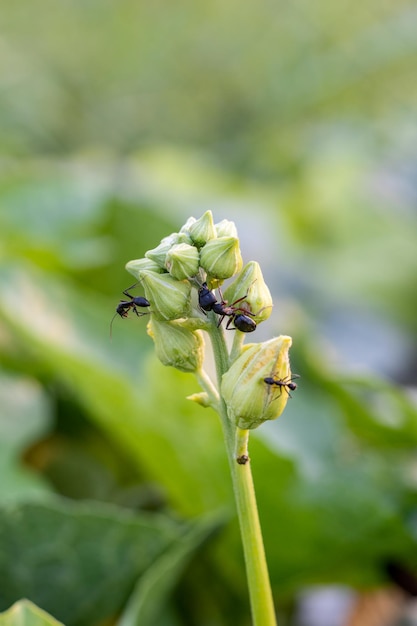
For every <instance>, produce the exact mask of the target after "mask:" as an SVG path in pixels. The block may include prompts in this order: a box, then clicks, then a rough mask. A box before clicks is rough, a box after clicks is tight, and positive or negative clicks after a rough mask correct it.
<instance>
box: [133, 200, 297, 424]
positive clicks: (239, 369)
mask: <svg viewBox="0 0 417 626" xmlns="http://www.w3.org/2000/svg"><path fill="white" fill-rule="evenodd" d="M126 269H127V270H128V271H129V272H130V273H131V274H133V275H134V276H135V278H136V279H137V281H138V282H140V283H141V285H142V286H143V289H144V291H145V296H146V300H147V301H148V302H149V304H150V307H149V310H150V312H151V317H150V321H149V324H148V333H149V335H150V336H151V337H152V339H153V340H154V343H155V349H156V354H157V356H158V358H159V359H160V361H161V362H162V363H163V364H164V365H170V366H172V367H175V368H177V369H179V370H181V371H184V372H199V371H200V370H201V368H202V365H203V359H204V339H203V334H202V330H204V329H208V328H209V321H208V318H207V315H206V313H207V312H209V311H211V312H212V319H213V318H215V319H216V321H217V320H218V323H217V325H218V326H220V324H221V322H222V320H223V319H224V318H225V317H226V318H227V322H226V328H228V329H233V330H235V331H236V332H239V331H242V332H251V331H252V330H255V328H256V326H257V324H259V323H260V322H262V321H264V320H266V319H267V318H268V317H269V316H270V314H271V311H272V298H271V294H270V291H269V289H268V287H267V285H266V284H265V282H264V279H263V276H262V272H261V269H260V267H259V265H258V263H256V262H254V261H252V262H250V263H248V264H247V265H246V266H245V267H243V262H242V255H241V252H240V245H239V239H238V236H237V231H236V226H235V224H234V223H233V222H231V221H229V220H223V221H221V222H219V223H218V224H214V222H213V216H212V213H211V211H207V212H206V213H205V214H204V215H203V216H202V217H201V218H200V219H198V220H196V219H195V218H189V219H188V220H187V222H186V223H185V224H184V226H183V227H182V228H181V230H180V231H179V232H178V233H172V234H171V235H169V236H168V237H165V238H164V239H162V241H161V242H160V244H159V245H158V246H157V247H156V248H154V249H152V250H149V251H148V252H146V254H145V258H142V259H136V260H133V261H129V263H127V265H126ZM236 275H237V277H236V278H235V280H234V281H233V282H232V283H231V284H230V285H229V286H228V287H227V289H226V290H225V292H224V294H222V293H221V291H220V286H221V284H222V283H223V281H224V280H226V279H228V278H231V277H234V276H236ZM193 288H194V289H195V290H196V294H195V296H194V297H193V296H192V290H193ZM216 288H217V289H218V290H219V297H217V296H216V295H215V292H214V291H211V290H213V289H216ZM203 296H204V297H203ZM193 302H194V306H193ZM290 345H291V339H290V338H289V337H278V338H276V339H273V340H271V341H269V342H265V343H261V344H251V345H249V346H247V347H245V348H243V351H242V354H241V356H240V357H238V358H237V359H236V360H235V361H234V363H232V365H231V367H230V369H229V371H228V372H226V374H225V375H224V376H223V383H222V388H221V393H222V395H223V397H224V399H225V401H226V404H227V406H228V413H229V417H230V419H232V420H233V421H234V422H235V424H236V425H237V426H239V427H240V428H244V429H249V428H256V427H257V426H259V425H260V424H261V423H262V422H264V421H265V420H269V419H274V417H278V415H280V413H281V412H282V411H283V409H284V407H285V403H286V401H287V398H288V396H289V392H288V388H287V385H286V384H285V382H283V381H290V380H291V372H290V369H289V361H288V349H289V347H290ZM267 381H269V383H268V382H267ZM271 381H275V382H274V384H271ZM291 388H292V387H291Z"/></svg>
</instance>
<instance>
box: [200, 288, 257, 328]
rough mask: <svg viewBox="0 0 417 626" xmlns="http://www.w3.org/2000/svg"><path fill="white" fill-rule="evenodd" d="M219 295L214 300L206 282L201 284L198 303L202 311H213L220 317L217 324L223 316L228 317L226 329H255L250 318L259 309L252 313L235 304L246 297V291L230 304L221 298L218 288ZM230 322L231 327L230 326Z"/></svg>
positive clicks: (253, 321) (253, 322)
mask: <svg viewBox="0 0 417 626" xmlns="http://www.w3.org/2000/svg"><path fill="white" fill-rule="evenodd" d="M219 295H220V298H221V300H220V301H218V300H216V296H215V294H214V293H213V292H212V291H210V289H209V288H208V287H207V283H203V284H202V286H201V287H200V289H199V291H198V304H199V306H200V308H201V309H202V311H203V312H204V313H205V312H206V311H214V313H216V315H218V316H219V317H220V319H219V323H218V326H220V325H221V323H222V321H223V320H224V318H225V317H228V318H229V319H228V320H227V324H226V330H236V329H237V330H240V331H241V332H242V333H252V332H253V331H254V330H256V326H257V325H256V322H255V320H254V319H252V318H253V317H255V316H256V315H258V314H259V313H260V311H258V313H252V312H251V311H249V309H246V308H245V307H237V306H236V305H237V304H239V302H243V300H245V298H247V296H248V294H247V293H246V294H245V295H244V296H243V297H242V298H238V300H235V301H234V302H232V304H228V303H227V302H226V300H224V299H223V294H222V292H221V289H220V288H219ZM232 323H233V327H230V325H231V324H232Z"/></svg>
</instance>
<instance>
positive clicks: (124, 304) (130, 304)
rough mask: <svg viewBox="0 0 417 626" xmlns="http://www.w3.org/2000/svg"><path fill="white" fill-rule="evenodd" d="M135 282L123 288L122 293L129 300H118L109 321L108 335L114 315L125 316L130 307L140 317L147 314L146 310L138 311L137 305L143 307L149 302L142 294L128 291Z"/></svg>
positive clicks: (149, 304)
mask: <svg viewBox="0 0 417 626" xmlns="http://www.w3.org/2000/svg"><path fill="white" fill-rule="evenodd" d="M137 284H138V283H135V284H134V285H132V286H131V287H128V288H127V289H125V290H124V292H123V294H124V295H125V296H127V297H128V298H129V300H120V302H119V304H118V305H117V308H116V313H115V314H114V315H113V317H112V319H111V322H110V337H111V333H112V326H113V320H114V318H115V317H116V315H120V317H127V316H128V313H129V311H130V309H132V311H133V312H134V313H136V315H137V316H138V317H142V316H143V315H147V314H148V312H146V313H145V312H143V313H142V312H139V311H138V309H137V307H143V308H145V307H148V306H151V303H150V302H149V300H147V299H146V298H143V297H142V296H132V295H131V294H130V293H129V291H130V290H131V289H133V287H136V285H137Z"/></svg>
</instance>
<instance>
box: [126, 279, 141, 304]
mask: <svg viewBox="0 0 417 626" xmlns="http://www.w3.org/2000/svg"><path fill="white" fill-rule="evenodd" d="M136 285H139V283H133V285H132V286H131V287H128V288H127V289H125V290H124V292H123V293H124V295H125V296H127V297H128V298H130V299H131V300H133V296H132V295H131V294H130V293H129V291H130V290H131V289H133V287H136Z"/></svg>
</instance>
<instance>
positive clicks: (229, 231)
mask: <svg viewBox="0 0 417 626" xmlns="http://www.w3.org/2000/svg"><path fill="white" fill-rule="evenodd" d="M214 228H215V229H216V234H217V237H235V238H236V239H237V238H238V236H237V228H236V225H235V223H234V222H231V221H230V220H222V221H221V222H219V223H218V224H215V225H214Z"/></svg>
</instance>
